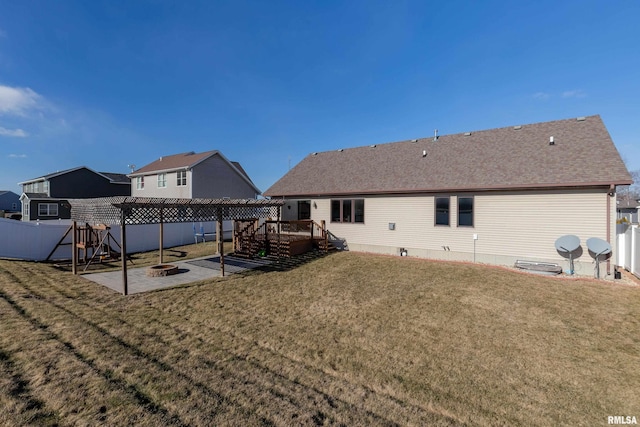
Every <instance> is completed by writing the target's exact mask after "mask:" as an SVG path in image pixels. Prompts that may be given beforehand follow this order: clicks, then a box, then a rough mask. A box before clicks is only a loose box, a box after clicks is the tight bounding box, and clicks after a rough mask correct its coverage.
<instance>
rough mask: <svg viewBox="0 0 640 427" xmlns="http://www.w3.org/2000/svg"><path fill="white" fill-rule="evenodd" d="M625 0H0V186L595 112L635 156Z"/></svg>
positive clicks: (630, 19) (633, 158)
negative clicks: (187, 157) (76, 171)
mask: <svg viewBox="0 0 640 427" xmlns="http://www.w3.org/2000/svg"><path fill="white" fill-rule="evenodd" d="M639 95H640V1H636V0H620V1H616V0H608V1H606V0H603V1H589V0H580V1H562V0H553V1H547V0H542V1H535V2H520V1H490V0H489V1H471V0H469V1H455V0H454V1H395V0H394V1H375V0H367V1H344V2H336V1H327V0H322V1H303V0H293V1H243V0H234V1H224V2H222V1H202V2H196V1H173V2H172V1H141V0H134V1H114V0H108V1H98V0H90V1H84V0H83V1H66V0H59V1H53V0H52V1H49V0H46V1H35V0H24V1H14V0H0V162H1V163H0V189H2V190H12V191H15V192H17V193H19V187H18V186H17V183H18V182H20V181H24V180H27V179H31V178H36V177H39V176H42V175H44V174H47V173H51V172H55V171H57V170H63V169H67V168H72V167H76V166H82V165H84V166H88V167H90V168H91V169H94V170H96V171H105V172H121V173H127V172H128V171H129V170H128V168H127V165H129V164H135V165H136V166H137V167H142V166H143V165H145V164H147V163H149V162H151V161H153V160H155V159H156V158H158V157H160V156H163V155H169V154H176V153H180V152H185V151H196V152H201V151H207V150H212V149H217V150H220V151H222V153H224V154H225V156H226V157H227V158H229V159H230V160H235V161H239V162H240V163H241V164H242V165H243V166H244V167H245V169H246V170H247V172H248V173H249V175H250V176H251V177H252V178H253V180H254V182H255V183H256V185H257V186H258V187H259V188H260V189H261V190H262V191H264V190H266V189H267V188H268V187H269V186H271V185H272V184H273V183H274V182H275V181H276V180H277V179H279V178H280V177H281V176H282V175H283V174H284V173H286V172H287V170H288V168H289V165H291V166H294V165H295V164H296V163H297V162H299V161H300V160H302V158H304V157H305V156H306V155H307V154H308V153H310V152H313V151H324V150H332V149H337V148H341V147H353V146H360V145H367V144H372V143H383V142H391V141H397V140H402V139H410V138H417V137H427V136H430V135H433V131H434V129H439V133H440V134H441V135H444V134H451V133H458V132H465V131H472V130H482V129H490V128H495V127H503V126H511V125H516V124H527V123H534V122H540V121H548V120H556V119H564V118H571V117H578V116H585V115H592V114H600V115H601V116H602V118H603V120H604V122H605V124H606V125H607V128H608V129H609V132H610V133H611V136H612V137H613V140H614V141H615V143H616V146H617V148H618V150H619V151H620V153H621V155H622V157H623V159H624V160H625V161H626V162H627V166H628V168H629V169H630V170H636V169H640V96H639Z"/></svg>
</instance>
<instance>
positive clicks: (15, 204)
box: [11, 203, 18, 211]
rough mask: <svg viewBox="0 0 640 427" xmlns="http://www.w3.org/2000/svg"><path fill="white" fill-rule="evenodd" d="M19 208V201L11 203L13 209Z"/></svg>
mask: <svg viewBox="0 0 640 427" xmlns="http://www.w3.org/2000/svg"><path fill="white" fill-rule="evenodd" d="M16 209H18V204H17V203H11V210H14V211H15V210H16Z"/></svg>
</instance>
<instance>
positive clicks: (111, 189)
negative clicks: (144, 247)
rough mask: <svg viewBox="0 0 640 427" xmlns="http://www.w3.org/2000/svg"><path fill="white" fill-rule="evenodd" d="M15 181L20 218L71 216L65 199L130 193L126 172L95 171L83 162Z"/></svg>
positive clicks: (44, 218) (24, 219)
mask: <svg viewBox="0 0 640 427" xmlns="http://www.w3.org/2000/svg"><path fill="white" fill-rule="evenodd" d="M18 185H21V186H22V195H21V196H20V201H21V202H22V220H23V221H33V220H49V219H69V218H71V211H70V209H71V207H70V206H69V203H67V201H66V199H88V198H94V197H110V196H129V195H131V183H130V181H129V178H128V177H127V175H125V174H120V173H110V172H95V171H93V170H91V169H89V168H88V167H86V166H79V167H76V168H73V169H67V170H64V171H60V172H54V173H50V174H48V175H44V176H41V177H38V178H34V179H30V180H28V181H23V182H20V183H19V184H18Z"/></svg>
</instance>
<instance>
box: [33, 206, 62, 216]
mask: <svg viewBox="0 0 640 427" xmlns="http://www.w3.org/2000/svg"><path fill="white" fill-rule="evenodd" d="M44 206H46V208H47V209H46V212H45V213H43V212H42V207H44ZM52 207H55V213H53V212H52V211H53V209H52ZM38 216H58V204H57V203H38Z"/></svg>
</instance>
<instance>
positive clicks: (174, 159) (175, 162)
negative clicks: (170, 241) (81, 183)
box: [128, 150, 260, 193]
mask: <svg viewBox="0 0 640 427" xmlns="http://www.w3.org/2000/svg"><path fill="white" fill-rule="evenodd" d="M215 155H218V156H220V158H221V159H222V160H224V161H225V162H226V163H227V164H228V165H229V166H230V167H231V169H234V170H235V171H236V172H237V173H238V174H239V175H240V176H241V177H242V178H243V179H244V180H246V181H247V183H248V184H249V185H251V186H252V187H253V188H254V189H255V190H256V192H257V193H260V190H259V189H258V188H257V187H256V186H255V184H254V183H253V181H251V178H249V175H247V172H246V171H245V170H244V169H243V168H242V166H240V163H238V162H232V161H229V159H227V158H226V157H225V156H224V155H223V154H222V153H221V152H220V151H218V150H212V151H205V152H204V153H194V152H193V151H190V152H187V153H180V154H173V155H170V156H162V157H160V158H159V159H158V160H155V161H153V162H151V163H149V164H148V165H145V166H143V167H141V168H140V169H137V170H135V171H133V172H132V173H130V174H129V175H128V176H129V177H132V178H133V177H136V176H141V175H147V174H156V173H161V172H171V171H176V170H186V169H191V168H193V167H195V166H197V165H198V164H199V163H201V162H203V161H205V160H206V159H208V158H209V157H212V156H215Z"/></svg>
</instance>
